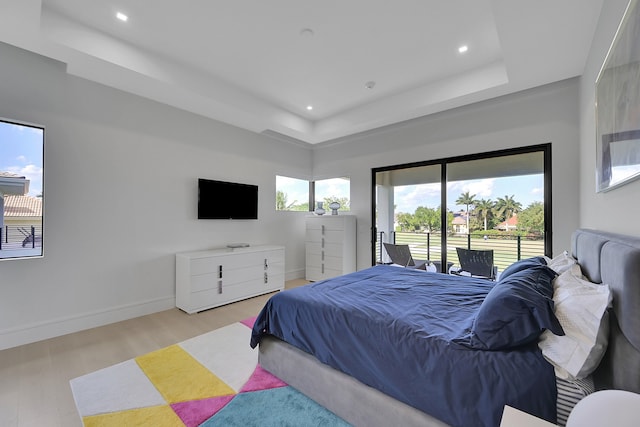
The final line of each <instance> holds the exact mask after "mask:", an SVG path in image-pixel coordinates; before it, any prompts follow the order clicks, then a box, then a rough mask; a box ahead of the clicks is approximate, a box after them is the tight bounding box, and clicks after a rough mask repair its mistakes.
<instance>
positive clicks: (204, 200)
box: [198, 178, 258, 219]
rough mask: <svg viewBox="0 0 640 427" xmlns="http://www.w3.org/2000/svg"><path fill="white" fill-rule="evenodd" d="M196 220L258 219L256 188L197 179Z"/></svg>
mask: <svg viewBox="0 0 640 427" xmlns="http://www.w3.org/2000/svg"><path fill="white" fill-rule="evenodd" d="M198 219H258V186H257V185H251V184H241V183H237V182H226V181H215V180H211V179H203V178H199V179H198Z"/></svg>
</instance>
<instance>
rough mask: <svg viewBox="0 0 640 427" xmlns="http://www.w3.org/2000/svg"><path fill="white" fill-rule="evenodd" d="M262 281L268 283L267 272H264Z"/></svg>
mask: <svg viewBox="0 0 640 427" xmlns="http://www.w3.org/2000/svg"><path fill="white" fill-rule="evenodd" d="M264 283H265V284H267V283H269V276H267V273H266V272H265V273H264Z"/></svg>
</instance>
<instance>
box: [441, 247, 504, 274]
mask: <svg viewBox="0 0 640 427" xmlns="http://www.w3.org/2000/svg"><path fill="white" fill-rule="evenodd" d="M456 251H457V252H458V260H459V261H460V269H459V270H458V271H452V273H454V274H458V275H460V276H463V275H466V276H468V275H471V276H473V277H482V278H486V279H490V280H495V278H496V270H497V268H496V267H495V266H494V265H493V250H491V249H488V250H477V249H464V248H456ZM465 272H466V273H467V274H465Z"/></svg>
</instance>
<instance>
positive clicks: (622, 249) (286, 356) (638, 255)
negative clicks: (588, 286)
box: [259, 229, 640, 427]
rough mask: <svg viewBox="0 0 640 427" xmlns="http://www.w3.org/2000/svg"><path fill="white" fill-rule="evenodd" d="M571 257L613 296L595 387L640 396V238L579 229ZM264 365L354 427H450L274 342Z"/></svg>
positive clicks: (263, 347) (267, 345) (266, 341)
mask: <svg viewBox="0 0 640 427" xmlns="http://www.w3.org/2000/svg"><path fill="white" fill-rule="evenodd" d="M571 252H572V255H573V256H574V257H575V258H576V259H577V260H578V262H579V263H580V266H581V267H582V271H583V274H584V275H585V276H587V277H588V278H589V279H590V280H591V281H592V282H594V283H606V284H608V285H609V286H610V287H611V289H612V291H613V309H612V310H611V315H610V320H611V322H610V323H611V328H610V333H609V346H608V348H607V352H606V353H605V356H604V358H603V360H602V362H601V363H600V366H599V367H598V369H597V370H596V371H595V372H594V382H595V385H596V388H597V389H619V390H628V391H633V392H636V393H640V238H638V237H630V236H624V235H620V234H614V233H608V232H602V231H596V230H587V229H578V230H576V231H575V232H574V233H573V235H572V239H571ZM259 363H260V365H261V366H262V367H263V368H264V369H266V370H268V371H269V372H271V373H273V374H274V375H276V376H277V377H279V378H281V379H282V380H283V381H285V382H287V383H288V384H290V385H291V386H293V387H294V388H296V389H298V390H300V391H301V392H302V393H304V394H305V395H307V396H308V397H310V398H311V399H313V400H315V401H316V402H318V403H319V404H321V405H322V406H324V407H326V408H328V409H329V410H331V411H333V412H334V413H335V414H337V415H338V416H340V417H342V418H343V419H344V420H346V421H347V422H349V423H351V424H353V425H355V426H390V425H402V426H408V427H410V426H416V427H418V426H420V427H425V426H446V424H444V423H443V422H441V421H439V420H437V419H435V418H433V417H431V416H429V415H428V414H425V413H424V412H421V411H419V410H417V409H415V408H413V407H411V406H409V405H406V404H404V403H402V402H400V401H398V400H396V399H393V398H391V397H389V396H387V395H385V394H383V393H382V392H380V391H378V390H375V389H373V388H371V387H369V386H367V385H364V384H362V383H361V382H359V381H358V380H356V379H354V378H352V377H350V376H348V375H346V374H344V373H342V372H340V371H338V370H335V369H333V368H331V367H329V366H328V365H325V364H323V363H320V362H319V361H317V360H316V359H315V358H314V357H313V356H311V355H309V354H307V353H305V352H303V351H300V350H298V349H297V348H295V347H293V346H291V345H289V344H287V343H285V342H283V341H280V340H278V339H276V338H274V337H271V336H269V337H265V338H263V340H262V342H261V343H260V351H259Z"/></svg>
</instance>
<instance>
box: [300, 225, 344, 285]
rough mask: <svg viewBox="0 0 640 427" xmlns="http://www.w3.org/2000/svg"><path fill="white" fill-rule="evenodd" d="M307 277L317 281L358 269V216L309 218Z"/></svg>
mask: <svg viewBox="0 0 640 427" xmlns="http://www.w3.org/2000/svg"><path fill="white" fill-rule="evenodd" d="M305 249H306V279H307V280H310V281H317V280H323V279H329V278H331V277H336V276H340V275H342V274H346V273H352V272H354V271H356V217H355V216H354V215H324V216H309V217H307V218H306V233H305Z"/></svg>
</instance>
